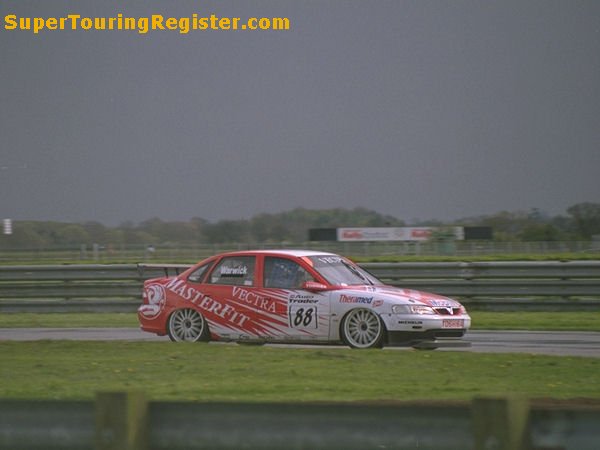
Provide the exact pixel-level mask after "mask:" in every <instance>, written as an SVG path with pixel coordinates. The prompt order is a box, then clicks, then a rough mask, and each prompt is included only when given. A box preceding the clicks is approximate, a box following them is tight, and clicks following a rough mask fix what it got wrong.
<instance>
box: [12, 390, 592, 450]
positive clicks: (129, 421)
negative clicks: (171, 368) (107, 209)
mask: <svg viewBox="0 0 600 450" xmlns="http://www.w3.org/2000/svg"><path fill="white" fill-rule="evenodd" d="M598 423H600V402H598V401H593V400H586V401H579V402H575V403H572V402H570V403H565V402H559V401H546V402H545V403H544V404H538V403H536V402H534V401H529V400H526V399H517V398H476V399H474V400H472V401H471V402H466V401H465V402H450V401H438V402H433V401H428V402H385V403H380V404H375V403H295V404H292V403H229V402H228V403H198V402H157V401H148V400H147V399H146V397H145V396H144V394H143V393H140V392H108V393H98V394H97V395H96V398H95V400H94V401H60V400H0V448H6V449H13V450H18V449H20V450H30V449H40V448H43V449H61V450H70V449H93V450H117V449H120V450H154V449H156V450H158V449H165V450H179V449H182V450H183V449H185V450H193V449H205V448H210V449H241V448H244V449H261V450H269V449H277V450H279V449H282V448H285V449H309V448H310V449H312V448H322V449H325V448H326V449H361V450H363V449H377V448H387V449H414V448H418V449H431V450H434V449H435V450H456V449H461V450H470V449H473V450H484V449H485V450H489V449H494V450H541V449H546V450H548V449H561V450H597V449H598V442H600V428H599V427H598Z"/></svg>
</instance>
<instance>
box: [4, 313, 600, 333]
mask: <svg viewBox="0 0 600 450" xmlns="http://www.w3.org/2000/svg"><path fill="white" fill-rule="evenodd" d="M470 314H471V317H472V319H473V328H472V329H474V330H532V331H598V332H600V311H595V312H518V313H517V312H514V313H513V312H487V311H471V312H470ZM137 326H138V321H137V318H136V315H135V314H133V313H116V314H102V313H86V314H74V313H73V314H56V313H53V314H35V313H19V314H1V315H0V328H39V327H42V328H55V327H56V328H70V327H73V328H83V327H99V328H106V327H125V328H127V327H137Z"/></svg>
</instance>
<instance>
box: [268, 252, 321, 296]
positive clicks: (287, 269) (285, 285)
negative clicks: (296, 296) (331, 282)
mask: <svg viewBox="0 0 600 450" xmlns="http://www.w3.org/2000/svg"><path fill="white" fill-rule="evenodd" d="M305 281H314V279H313V277H312V276H311V275H310V274H309V273H308V272H307V271H306V270H305V269H304V268H303V267H302V266H301V265H300V264H298V263H297V262H295V261H292V260H290V259H287V258H275V257H272V256H267V257H266V258H265V270H264V279H263V285H264V287H268V288H279V289H300V288H301V287H302V284H304V282H305Z"/></svg>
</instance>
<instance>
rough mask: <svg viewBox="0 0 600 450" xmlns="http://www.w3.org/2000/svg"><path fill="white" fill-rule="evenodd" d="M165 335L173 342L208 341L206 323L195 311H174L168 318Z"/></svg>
mask: <svg viewBox="0 0 600 450" xmlns="http://www.w3.org/2000/svg"><path fill="white" fill-rule="evenodd" d="M167 333H168V334H169V338H170V339H171V340H172V341H174V342H182V341H186V342H198V341H208V340H209V339H210V333H209V331H208V323H207V322H206V319H205V318H204V317H202V314H200V313H199V312H198V311H196V310H195V309H176V310H175V311H173V313H171V315H170V316H169V320H168V322H167Z"/></svg>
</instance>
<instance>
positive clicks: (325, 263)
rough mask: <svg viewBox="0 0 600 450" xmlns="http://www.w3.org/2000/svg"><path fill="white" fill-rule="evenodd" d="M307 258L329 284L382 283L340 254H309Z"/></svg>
mask: <svg viewBox="0 0 600 450" xmlns="http://www.w3.org/2000/svg"><path fill="white" fill-rule="evenodd" d="M309 259H310V260H311V262H312V264H313V267H314V268H315V269H316V271H317V272H319V273H320V274H321V275H322V276H323V278H325V279H326V280H327V282H329V283H330V284H333V285H337V286H350V285H357V284H370V285H375V284H383V283H382V282H381V281H379V280H378V279H377V278H375V277H374V276H373V275H371V274H370V273H368V272H367V271H365V270H364V269H361V268H360V267H359V266H357V265H355V264H352V263H351V262H350V261H348V260H347V259H344V258H342V257H340V256H330V255H323V256H311V257H310V258H309Z"/></svg>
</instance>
